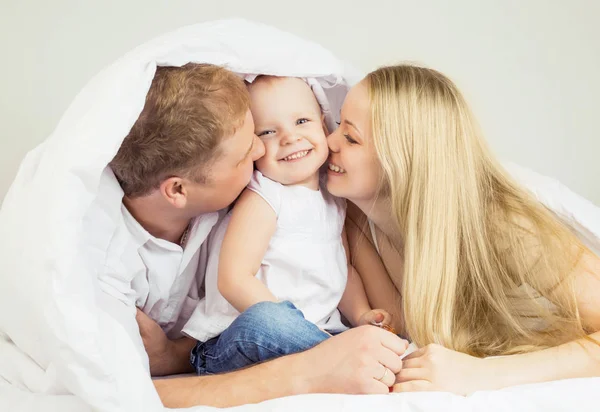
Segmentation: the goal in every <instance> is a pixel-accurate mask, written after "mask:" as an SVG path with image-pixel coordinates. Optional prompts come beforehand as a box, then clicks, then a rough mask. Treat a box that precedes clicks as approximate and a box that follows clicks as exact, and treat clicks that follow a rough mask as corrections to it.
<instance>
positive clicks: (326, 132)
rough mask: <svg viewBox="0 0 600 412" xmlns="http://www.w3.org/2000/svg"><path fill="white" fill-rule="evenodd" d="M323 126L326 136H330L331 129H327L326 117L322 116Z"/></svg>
mask: <svg viewBox="0 0 600 412" xmlns="http://www.w3.org/2000/svg"><path fill="white" fill-rule="evenodd" d="M321 124H322V125H323V131H325V135H326V136H329V129H328V128H327V124H326V123H325V115H324V114H322V115H321Z"/></svg>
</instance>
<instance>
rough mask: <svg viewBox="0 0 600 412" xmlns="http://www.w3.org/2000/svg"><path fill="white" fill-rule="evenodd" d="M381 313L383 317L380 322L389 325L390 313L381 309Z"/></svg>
mask: <svg viewBox="0 0 600 412" xmlns="http://www.w3.org/2000/svg"><path fill="white" fill-rule="evenodd" d="M381 314H382V315H383V319H382V320H381V323H383V324H385V325H391V324H392V315H390V314H389V313H387V312H385V311H383V312H382V313H381Z"/></svg>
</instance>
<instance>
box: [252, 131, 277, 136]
mask: <svg viewBox="0 0 600 412" xmlns="http://www.w3.org/2000/svg"><path fill="white" fill-rule="evenodd" d="M273 133H275V131H274V130H265V131H264V132H260V133H257V134H256V135H257V136H258V137H263V136H266V135H269V134H273Z"/></svg>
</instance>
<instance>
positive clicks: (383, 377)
mask: <svg viewBox="0 0 600 412" xmlns="http://www.w3.org/2000/svg"><path fill="white" fill-rule="evenodd" d="M383 369H384V370H383V375H382V376H381V378H379V379H377V380H378V381H379V382H383V380H384V379H385V377H386V376H387V373H388V368H386V367H385V366H384V368H383Z"/></svg>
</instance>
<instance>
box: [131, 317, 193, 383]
mask: <svg viewBox="0 0 600 412" xmlns="http://www.w3.org/2000/svg"><path fill="white" fill-rule="evenodd" d="M135 320H136V321H137V323H138V327H139V329H140V335H141V336H142V341H143V342H144V348H145V349H146V353H148V359H149V360H150V374H151V375H152V376H164V375H171V374H174V373H184V372H191V371H192V370H193V369H192V367H191V365H190V362H189V356H190V350H191V349H192V348H193V347H194V344H195V342H194V341H192V340H191V339H188V338H181V339H178V340H175V341H172V340H170V339H169V338H167V335H165V332H163V330H162V328H161V327H160V326H159V325H158V324H157V323H156V322H155V321H154V320H152V319H151V318H150V317H149V316H148V315H146V314H145V313H144V312H142V311H141V310H140V309H138V310H137V313H136V316H135Z"/></svg>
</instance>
